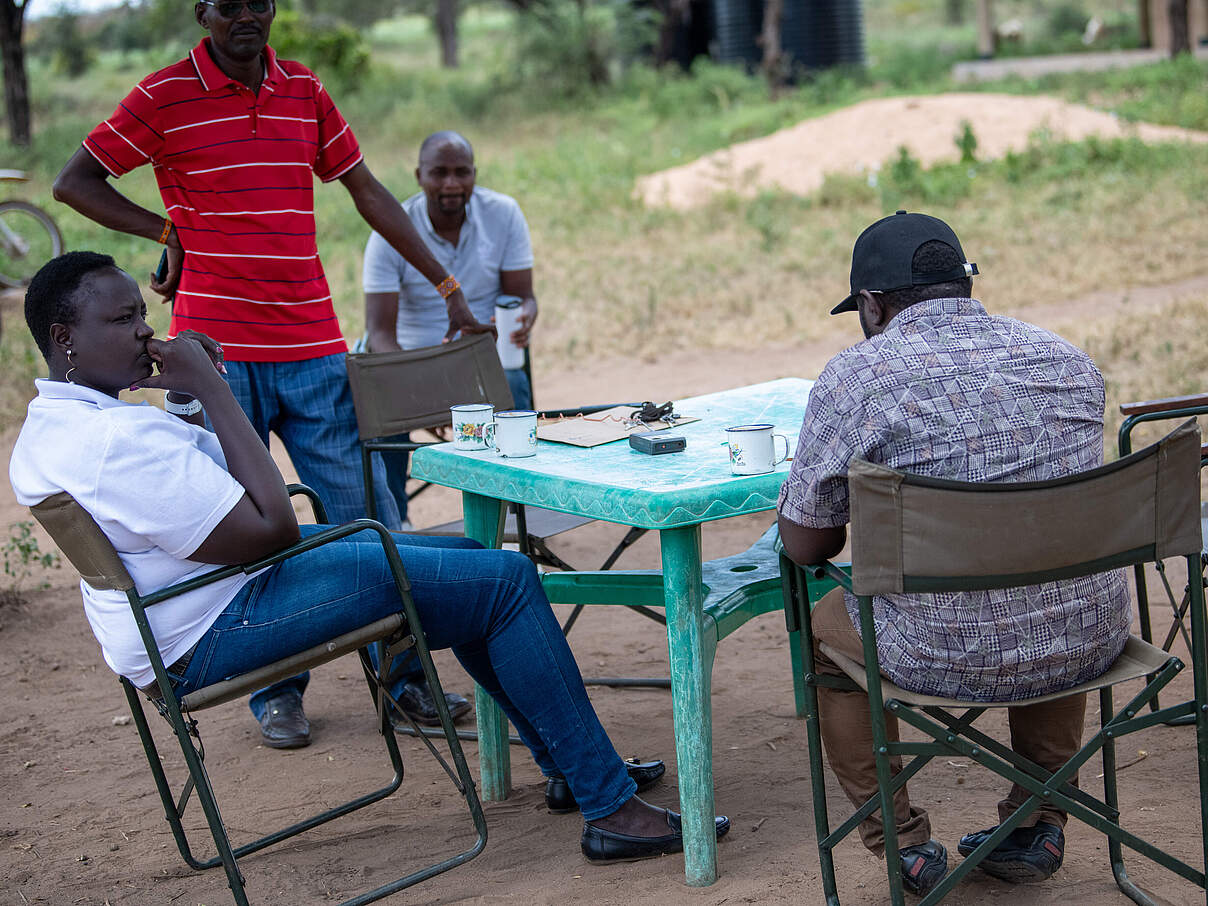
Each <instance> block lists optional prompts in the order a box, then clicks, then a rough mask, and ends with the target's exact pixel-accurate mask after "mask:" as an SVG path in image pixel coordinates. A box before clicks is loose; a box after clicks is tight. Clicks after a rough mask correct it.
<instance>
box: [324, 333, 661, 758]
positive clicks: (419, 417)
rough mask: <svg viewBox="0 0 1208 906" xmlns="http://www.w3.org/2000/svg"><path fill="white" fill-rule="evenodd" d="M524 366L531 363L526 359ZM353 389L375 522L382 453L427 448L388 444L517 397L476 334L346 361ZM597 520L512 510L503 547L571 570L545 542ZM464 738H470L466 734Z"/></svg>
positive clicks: (629, 537) (622, 544)
mask: <svg viewBox="0 0 1208 906" xmlns="http://www.w3.org/2000/svg"><path fill="white" fill-rule="evenodd" d="M525 361H526V364H527V362H528V359H527V357H526V360H525ZM347 363H348V381H349V384H350V385H351V387H352V401H353V406H354V407H355V409H356V414H357V430H358V432H359V434H360V439H361V474H362V477H363V481H364V485H365V509H366V512H367V513H368V514H369V516H370V517H373V516H375V515H376V507H375V490H374V479H373V461H372V456H373V453H374V451H377V450H408V451H414V450H416V449H418V448H419V447H422V446H424V443H422V442H415V441H412V442H407V443H402V442H398V441H389V440H385V439H384V438H387V437H390V436H392V435H396V434H401V433H404V432H409V431H416V430H423V429H432V428H437V427H440V426H443V425H447V424H449V407H450V406H453V405H458V404H461V403H491V404H492V405H493V406H494V407H495V409H496V410H500V409H510V408H511V406H512V394H511V391H510V390H509V389H508V383H507V377H506V375H504V373H503V366H502V365H501V364H500V363H499V356H498V354H497V353H496V352H495V345H494V342H493V340H492V338H491V336H490V335H489V334H477V335H475V336H472V337H466V338H463V339H460V340H454V341H453V342H451V343H445V344H443V345H441V346H427V347H423V348H421V349H407V350H403V351H401V352H382V353H358V354H350V355H349V356H348V357H347ZM615 405H618V404H616V403H608V404H604V405H597V406H585V407H580V408H575V409H559V410H547V411H544V412H541V413H539V414H540V415H542V416H556V415H574V414H580V413H591V412H598V411H601V410H603V409H610V408H612V407H613V406H615ZM593 521H595V520H593V519H591V518H589V517H586V516H573V515H570V514H569V513H559V512H557V511H555V510H547V509H543V508H541V507H525V506H516V507H513V508H509V510H508V513H507V514H506V517H505V521H504V530H503V540H504V542H505V543H512V544H517V545H518V546H519V548H520V551H521V552H522V553H524V554H525V555H527V556H528V557H529V559H531V560H532V561H533V562H534V563H537V564H538V565H540V566H548V567H550V568H552V569H560V570H573V569H574V568H575V567H573V566H571V565H570V564H569V563H567V562H566V561H565V560H563V559H562V558H561V557H559V556H558V555H557V554H556V553H555V552H554V551H553V550H551V549H550V547H549V545H548V543H547V540H548V539H549V538H551V537H553V536H554V535H559V534H562V533H563V532H567V531H570V530H571V529H574V528H578V527H579V526H581V525H586V524H588V523H589V522H593ZM645 532H646V530H645V529H639V528H631V529H630V530H629V531H627V532H626V533H625V535H624V537H622V538H621V540H620V541H619V542H618V543H617V545H616V547H615V548H613V550H612V551H611V552H610V553H609V555H608V556H607V557H606V558H605V560H604V563H603V565H602V566H601V567H600V569H610V568H611V567H612V566H613V564H614V563H616V561H617V559H618V558H619V557H620V556H621V554H623V553H624V552H625V550H626V549H628V548H629V547H630V546H631V545H632V544H633V543H634V542H636V541H637V540H638V539H639V538H641V537H642V535H644V534H645ZM417 534H421V535H452V536H458V537H460V536H461V535H462V534H464V524H463V523H462V521H461V520H460V519H457V520H453V521H450V522H445V523H442V524H440V525H434V526H430V527H428V528H422V529H419V530H418V531H417ZM631 609H633V610H636V611H638V612H640V613H641V614H642V615H643V616H646V617H648V618H649V619H652V620H654V621H655V622H657V623H660V624H664V625H665V620H664V618H663V615H662V614H661V613H658V612H656V611H654V610H651V609H650V608H647V607H644V606H641V605H633V606H632V608H631ZM581 611H582V607H581V606H580V607H576V608H575V609H574V610H573V611H572V612H571V614H570V616H569V617H568V619H567V621H566V623H565V624H564V625H563V628H562V631H563V633H569V632H570V630H571V627H572V626H574V623H575V620H576V619H578V617H579V614H580V613H581ZM586 682H588V683H592V682H599V683H605V684H608V685H651V684H653V685H658V686H669V683H668V681H667V680H662V679H659V680H653V681H647V680H638V681H634V680H631V679H628V678H625V677H609V678H606V679H603V680H598V681H593V680H590V679H589V680H587V681H586ZM463 738H465V735H464V734H463Z"/></svg>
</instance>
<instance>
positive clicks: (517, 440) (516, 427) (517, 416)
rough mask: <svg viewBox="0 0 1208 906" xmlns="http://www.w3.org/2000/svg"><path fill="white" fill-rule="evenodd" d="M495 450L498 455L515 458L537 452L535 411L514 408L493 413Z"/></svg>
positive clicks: (532, 454)
mask: <svg viewBox="0 0 1208 906" xmlns="http://www.w3.org/2000/svg"><path fill="white" fill-rule="evenodd" d="M495 450H496V452H498V453H499V455H500V456H506V457H510V458H516V457H521V456H534V455H535V454H536V453H537V413H536V412H533V411H532V410H531V409H514V410H511V411H508V412H496V413H495Z"/></svg>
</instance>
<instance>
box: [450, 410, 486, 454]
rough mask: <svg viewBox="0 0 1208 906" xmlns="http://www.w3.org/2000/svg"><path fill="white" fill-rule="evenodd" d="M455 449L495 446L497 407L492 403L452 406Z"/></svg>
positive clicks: (481, 448)
mask: <svg viewBox="0 0 1208 906" xmlns="http://www.w3.org/2000/svg"><path fill="white" fill-rule="evenodd" d="M449 413H450V415H451V416H452V417H453V448H454V449H455V450H490V449H491V448H492V447H494V446H495V422H494V419H493V415H494V413H495V407H494V406H492V405H491V404H490V403H465V404H463V405H461V406H450V407H449Z"/></svg>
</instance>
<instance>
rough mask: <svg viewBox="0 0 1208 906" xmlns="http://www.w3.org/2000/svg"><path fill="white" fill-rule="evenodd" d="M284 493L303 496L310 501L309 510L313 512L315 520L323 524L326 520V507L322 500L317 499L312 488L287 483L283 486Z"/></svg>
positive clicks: (317, 495) (316, 494)
mask: <svg viewBox="0 0 1208 906" xmlns="http://www.w3.org/2000/svg"><path fill="white" fill-rule="evenodd" d="M285 490H286V493H288V494H289V496H290V497H299V496H301V497H305V498H306V499H307V500H309V501H310V510H311V512H312V513H314V516H315V522H317V523H319V524H320V525H324V524H326V522H327V507H325V506H323V501H322V500H320V499H319V494H318V492H317V491H316V490H315V489H314V488H310V487H307V486H306V485H304V484H287V485H286V486H285Z"/></svg>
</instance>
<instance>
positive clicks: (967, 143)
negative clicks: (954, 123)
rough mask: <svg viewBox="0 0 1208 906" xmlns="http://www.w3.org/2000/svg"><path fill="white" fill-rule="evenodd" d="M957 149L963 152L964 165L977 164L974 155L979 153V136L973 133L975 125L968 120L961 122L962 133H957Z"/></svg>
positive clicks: (962, 161)
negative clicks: (976, 152)
mask: <svg viewBox="0 0 1208 906" xmlns="http://www.w3.org/2000/svg"><path fill="white" fill-rule="evenodd" d="M954 141H955V142H956V147H957V148H958V149H959V150H960V152H961V163H962V164H973V163H977V157H976V155H975V154H974V152H975V151H977V136H976V135H974V133H973V124H972V123H970V122H969V121H968V120H961V131H960V132H958V133H957V135H956V138H955V139H954Z"/></svg>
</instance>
